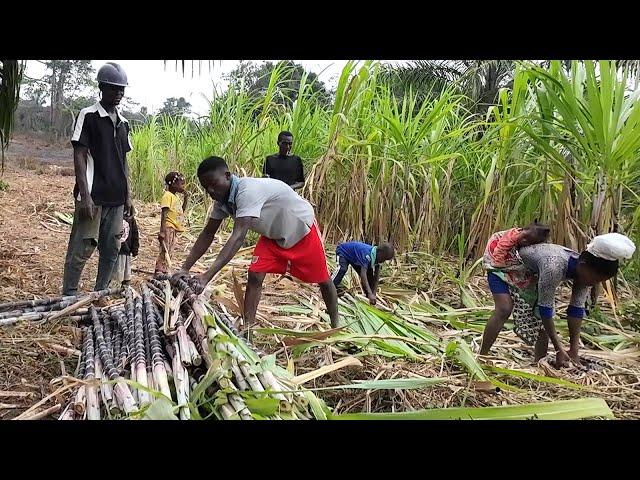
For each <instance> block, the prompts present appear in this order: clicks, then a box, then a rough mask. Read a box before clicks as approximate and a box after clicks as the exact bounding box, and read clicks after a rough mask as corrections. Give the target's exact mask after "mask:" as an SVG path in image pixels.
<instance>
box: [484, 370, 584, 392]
mask: <svg viewBox="0 0 640 480" xmlns="http://www.w3.org/2000/svg"><path fill="white" fill-rule="evenodd" d="M487 368H488V369H489V370H490V371H492V372H496V373H503V374H505V375H510V376H512V377H519V378H526V379H527V380H534V381H536V382H544V383H553V384H555V385H562V386H563V387H567V388H573V389H575V390H584V389H585V387H584V386H583V385H579V384H577V383H573V382H570V381H568V380H564V379H562V378H553V377H547V376H545V375H537V374H535V373H529V372H523V371H522V370H512V369H509V368H500V367H492V366H489V367H487Z"/></svg>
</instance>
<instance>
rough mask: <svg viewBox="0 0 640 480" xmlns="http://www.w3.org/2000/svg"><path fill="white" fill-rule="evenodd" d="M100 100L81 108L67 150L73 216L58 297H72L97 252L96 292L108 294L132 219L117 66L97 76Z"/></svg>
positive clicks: (126, 137) (125, 126) (126, 129)
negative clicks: (126, 222) (126, 217)
mask: <svg viewBox="0 0 640 480" xmlns="http://www.w3.org/2000/svg"><path fill="white" fill-rule="evenodd" d="M97 80H98V87H99V88H100V92H101V99H100V101H99V102H96V103H95V104H94V105H92V106H90V107H87V108H83V109H82V110H81V111H80V114H79V115H78V118H77V120H76V125H75V129H74V132H73V136H72V137H71V144H72V145H73V163H74V166H75V172H76V185H75V187H74V189H73V197H74V199H75V212H74V214H73V226H72V227H71V235H70V237H69V246H68V247H67V256H66V259H65V263H64V279H63V286H62V293H63V295H75V294H77V292H78V283H79V282H80V276H81V275H82V270H83V269H84V265H85V263H86V262H87V260H89V258H91V255H92V254H93V252H94V250H95V248H96V246H97V247H98V252H99V255H100V258H99V260H98V275H97V277H96V284H95V290H103V289H105V288H108V286H109V281H110V279H111V275H112V272H113V269H114V267H115V265H116V261H117V258H118V251H119V249H120V235H121V231H122V218H123V212H124V211H125V210H126V211H127V212H128V213H131V214H132V213H133V207H132V205H131V195H130V192H129V181H128V176H129V171H128V166H127V159H126V154H127V152H129V151H130V150H131V142H130V141H129V132H130V128H129V122H127V120H126V119H125V118H124V117H122V116H121V115H120V112H118V110H117V108H116V107H117V105H119V104H120V100H121V99H122V97H123V95H124V88H125V86H127V85H128V83H127V75H126V74H125V73H124V70H122V67H120V65H118V64H116V63H107V64H105V65H104V66H103V67H102V68H100V70H99V71H98V79H97Z"/></svg>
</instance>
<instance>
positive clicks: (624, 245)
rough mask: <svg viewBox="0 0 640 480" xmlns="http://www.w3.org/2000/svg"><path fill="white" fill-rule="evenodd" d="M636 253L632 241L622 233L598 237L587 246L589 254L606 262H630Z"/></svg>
mask: <svg viewBox="0 0 640 480" xmlns="http://www.w3.org/2000/svg"><path fill="white" fill-rule="evenodd" d="M635 251H636V246H635V245H634V243H633V242H632V241H631V239H630V238H629V237H627V236H625V235H621V234H620V233H605V234H604V235H598V236H597V237H595V238H594V239H593V240H591V242H590V243H589V244H588V245H587V252H589V253H590V254H592V255H593V256H594V257H598V258H602V259H604V260H623V259H626V260H628V259H630V258H631V256H632V255H633V252H635Z"/></svg>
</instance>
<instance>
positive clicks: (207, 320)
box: [204, 315, 217, 327]
mask: <svg viewBox="0 0 640 480" xmlns="http://www.w3.org/2000/svg"><path fill="white" fill-rule="evenodd" d="M204 321H205V323H206V324H207V325H208V326H209V327H215V326H216V325H217V324H216V320H215V318H213V315H205V316H204Z"/></svg>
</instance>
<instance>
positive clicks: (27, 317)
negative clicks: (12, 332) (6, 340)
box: [0, 312, 88, 327]
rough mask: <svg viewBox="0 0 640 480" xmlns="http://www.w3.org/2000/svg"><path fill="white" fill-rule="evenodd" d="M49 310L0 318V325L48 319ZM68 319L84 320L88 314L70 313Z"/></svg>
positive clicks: (7, 325)
mask: <svg viewBox="0 0 640 480" xmlns="http://www.w3.org/2000/svg"><path fill="white" fill-rule="evenodd" d="M50 314H51V312H33V313H25V314H24V315H21V316H19V317H8V318H3V319H0V327H9V326H11V325H14V324H16V323H18V322H23V321H37V320H48V319H49V316H50ZM68 318H69V320H70V321H81V320H86V319H87V318H88V316H86V315H71V316H69V317H68Z"/></svg>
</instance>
